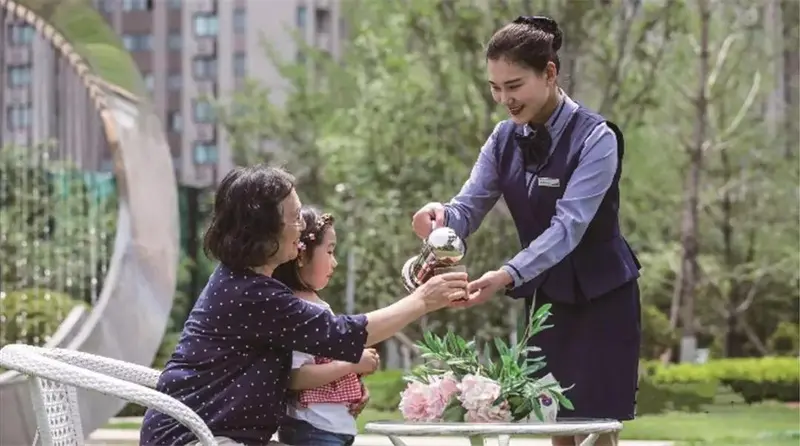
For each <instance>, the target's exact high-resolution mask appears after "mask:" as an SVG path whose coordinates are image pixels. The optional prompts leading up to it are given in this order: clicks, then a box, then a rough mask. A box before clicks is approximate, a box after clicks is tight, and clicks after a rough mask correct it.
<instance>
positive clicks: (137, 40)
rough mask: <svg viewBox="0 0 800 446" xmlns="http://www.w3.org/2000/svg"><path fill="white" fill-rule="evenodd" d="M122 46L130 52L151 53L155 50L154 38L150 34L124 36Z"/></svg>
mask: <svg viewBox="0 0 800 446" xmlns="http://www.w3.org/2000/svg"><path fill="white" fill-rule="evenodd" d="M122 45H123V46H124V47H125V49H126V50H128V51H150V50H151V49H152V48H153V36H152V35H150V34H123V35H122Z"/></svg>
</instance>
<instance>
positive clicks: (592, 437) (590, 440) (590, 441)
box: [578, 434, 600, 446]
mask: <svg viewBox="0 0 800 446" xmlns="http://www.w3.org/2000/svg"><path fill="white" fill-rule="evenodd" d="M598 438H600V434H589V436H588V437H586V439H585V440H583V441H582V442H581V444H579V445H578V446H594V443H595V442H596V441H597V439H598Z"/></svg>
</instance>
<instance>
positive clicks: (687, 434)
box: [107, 403, 800, 446]
mask: <svg viewBox="0 0 800 446" xmlns="http://www.w3.org/2000/svg"><path fill="white" fill-rule="evenodd" d="M399 419H400V413H399V412H380V411H375V410H370V409H367V410H365V411H364V412H363V413H362V414H361V416H360V417H359V418H358V424H359V428H360V430H361V431H363V428H364V425H365V424H366V423H368V422H370V421H378V420H399ZM107 427H110V428H115V429H138V428H139V425H138V424H137V423H119V424H112V425H109V426H107ZM622 438H623V439H627V440H672V441H676V442H678V445H680V446H723V445H747V446H798V444H800V410H798V409H797V408H790V407H787V406H786V405H783V404H777V403H775V404H772V403H770V404H757V405H752V406H747V405H744V404H736V405H730V406H711V407H709V408H708V410H707V411H706V412H703V413H685V412H672V413H665V414H659V415H646V416H642V417H640V418H637V419H636V420H634V421H631V422H627V423H625V428H624V429H623V430H622Z"/></svg>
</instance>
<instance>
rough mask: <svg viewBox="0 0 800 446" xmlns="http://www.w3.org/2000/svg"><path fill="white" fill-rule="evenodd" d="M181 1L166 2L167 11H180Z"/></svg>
mask: <svg viewBox="0 0 800 446" xmlns="http://www.w3.org/2000/svg"><path fill="white" fill-rule="evenodd" d="M181 3H183V2H182V1H181V0H167V8H169V9H181Z"/></svg>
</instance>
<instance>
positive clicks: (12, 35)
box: [8, 24, 35, 45]
mask: <svg viewBox="0 0 800 446" xmlns="http://www.w3.org/2000/svg"><path fill="white" fill-rule="evenodd" d="M8 34H9V40H11V44H12V45H29V44H30V43H31V42H32V41H33V36H34V34H35V31H34V30H33V28H32V27H31V26H29V25H21V24H12V25H9V27H8Z"/></svg>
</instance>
